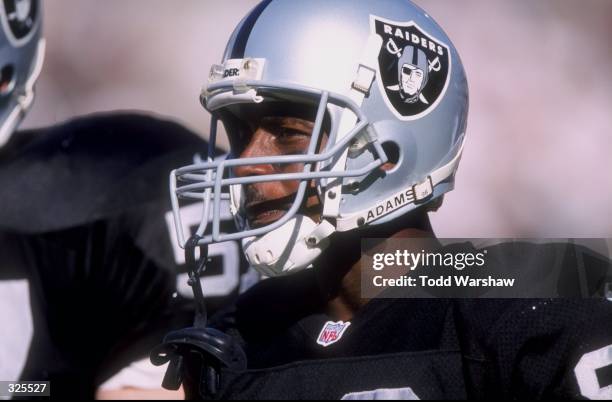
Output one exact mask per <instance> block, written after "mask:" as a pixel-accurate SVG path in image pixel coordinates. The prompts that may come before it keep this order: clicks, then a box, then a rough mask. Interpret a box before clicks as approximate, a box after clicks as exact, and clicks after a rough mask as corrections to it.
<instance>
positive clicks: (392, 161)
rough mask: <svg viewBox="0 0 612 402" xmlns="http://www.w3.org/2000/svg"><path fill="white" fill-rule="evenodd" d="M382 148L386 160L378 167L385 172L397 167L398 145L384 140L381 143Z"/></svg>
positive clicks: (398, 159) (398, 157)
mask: <svg viewBox="0 0 612 402" xmlns="http://www.w3.org/2000/svg"><path fill="white" fill-rule="evenodd" d="M382 149H383V151H385V154H386V155H387V162H386V163H385V164H383V165H382V166H381V167H380V169H382V170H384V171H385V172H391V171H393V170H395V169H396V168H397V166H398V163H399V161H400V148H399V145H397V143H396V142H393V141H385V142H383V143H382Z"/></svg>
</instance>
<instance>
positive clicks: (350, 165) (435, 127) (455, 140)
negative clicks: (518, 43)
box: [170, 0, 468, 275]
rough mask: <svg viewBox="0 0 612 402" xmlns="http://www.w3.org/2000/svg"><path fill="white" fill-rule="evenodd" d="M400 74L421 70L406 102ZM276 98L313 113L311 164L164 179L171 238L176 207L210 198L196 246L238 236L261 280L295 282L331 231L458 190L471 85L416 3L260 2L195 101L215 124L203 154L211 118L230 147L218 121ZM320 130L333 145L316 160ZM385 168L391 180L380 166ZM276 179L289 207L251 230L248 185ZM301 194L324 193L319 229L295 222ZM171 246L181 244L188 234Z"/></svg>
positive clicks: (265, 159) (205, 165)
mask: <svg viewBox="0 0 612 402" xmlns="http://www.w3.org/2000/svg"><path fill="white" fill-rule="evenodd" d="M339 16H341V17H339ZM408 51H410V56H409V55H408V54H406V52H408ZM408 56H409V57H408ZM408 58H409V59H410V61H409V60H408ZM412 60H416V61H412ZM400 63H401V64H402V65H407V66H408V65H413V66H414V68H418V69H421V70H425V71H422V73H423V76H424V79H421V80H420V82H417V84H419V85H417V86H418V88H417V90H416V91H412V92H413V93H414V94H416V99H414V101H411V102H406V101H405V99H406V92H407V91H408V90H407V89H406V88H407V86H406V85H407V84H406V83H404V86H403V87H402V85H403V83H402V82H401V80H402V75H401V71H402V66H400V65H399V64H400ZM411 63H412V64H411ZM398 71H399V74H398ZM406 73H407V74H410V71H406ZM408 92H410V91H408ZM279 101H280V102H293V103H303V104H308V105H311V106H312V107H313V108H314V109H316V111H317V112H316V119H315V122H314V129H313V132H312V134H311V142H310V146H309V148H308V151H307V152H306V153H304V154H299V155H277V156H272V155H271V156H257V157H252V158H250V157H249V158H239V157H238V155H233V156H232V152H230V156H229V157H227V158H225V159H223V160H214V159H213V158H212V156H211V157H210V158H208V160H207V161H203V162H202V163H197V164H193V165H190V166H186V167H182V168H179V169H176V170H175V171H173V172H172V173H171V176H170V186H171V192H172V203H173V206H174V210H175V220H176V221H177V223H178V224H177V228H181V227H182V225H181V223H180V220H181V217H180V214H179V210H178V207H179V204H180V200H181V199H198V200H204V203H203V208H204V210H203V213H202V222H201V224H200V226H199V227H198V230H197V234H198V236H200V237H199V244H201V245H203V244H209V243H212V242H221V241H226V240H237V239H241V240H242V244H243V250H244V251H245V254H246V256H247V259H248V260H249V262H250V263H251V264H252V265H253V266H254V267H255V268H257V269H259V270H260V271H261V272H262V273H263V274H265V275H279V274H284V273H287V272H294V271H297V270H300V269H304V268H307V267H309V266H311V264H312V262H313V261H314V260H315V259H316V258H317V257H318V256H319V254H320V253H321V252H322V251H323V250H324V249H325V248H326V247H327V246H328V244H329V236H330V235H331V234H332V233H334V232H338V231H351V230H359V229H360V228H362V227H366V226H370V225H379V224H383V223H387V222H390V221H392V220H395V219H397V218H398V217H400V216H402V215H405V214H407V213H408V212H410V211H411V210H413V209H415V208H417V207H419V206H422V205H424V204H427V203H431V202H432V201H434V200H439V197H440V196H442V195H443V194H444V193H446V192H447V191H450V190H452V188H453V185H454V175H455V171H456V169H457V166H458V162H459V158H460V156H461V152H462V149H463V143H464V138H465V137H464V134H465V128H466V120H467V111H468V87H467V81H466V76H465V72H464V69H463V66H462V64H461V60H460V58H459V55H458V54H457V51H456V49H455V48H454V46H453V45H452V43H451V42H450V40H449V38H448V37H447V35H446V34H445V33H444V31H443V30H442V29H441V28H440V26H439V25H438V24H437V23H436V22H435V21H434V20H433V19H432V18H431V17H430V16H429V15H428V14H427V13H425V12H424V11H423V10H422V9H420V8H419V7H417V6H416V5H414V4H412V3H411V2H409V1H407V0H377V1H367V0H311V1H299V2H298V1H288V0H268V1H264V2H262V3H260V4H259V5H258V6H257V7H255V8H254V9H253V10H252V11H251V12H250V13H249V14H248V15H247V16H246V17H245V18H244V19H243V20H242V21H241V22H240V23H239V25H238V27H237V28H236V29H235V31H234V33H233V34H232V36H231V38H230V40H229V43H228V45H227V48H226V51H225V54H224V56H223V60H222V62H221V63H220V64H218V65H213V66H212V68H211V71H210V76H209V81H208V83H207V84H205V86H204V88H203V90H202V94H201V103H202V105H203V106H204V107H205V108H206V109H207V110H208V111H209V112H211V114H212V116H213V121H212V125H211V139H210V140H211V141H210V142H211V145H212V146H214V142H215V137H216V130H217V120H218V119H221V120H222V121H223V123H224V125H225V128H226V130H227V132H228V136H229V138H230V144H231V143H232V137H233V136H235V135H237V133H235V132H234V130H235V129H234V128H233V127H232V124H231V122H229V121H228V119H227V118H226V117H224V116H227V115H231V116H234V117H235V118H238V119H240V118H241V110H244V109H246V108H245V107H244V105H252V106H249V107H261V108H263V107H266V105H268V104H272V102H279ZM324 121H327V122H328V123H327V124H326V126H329V127H328V128H327V129H326V135H327V141H326V145H325V147H323V149H317V143H318V140H319V138H320V137H321V136H322V135H323V134H322V127H323V122H324ZM232 151H234V154H236V153H237V151H236V150H234V149H233V150H232ZM386 162H392V163H393V164H394V166H393V168H392V169H391V170H382V169H380V167H381V166H382V165H383V164H385V163H386ZM296 163H299V164H303V169H302V171H300V172H298V173H280V172H273V173H270V174H257V175H251V176H248V177H236V176H235V175H233V174H232V173H233V170H234V169H235V168H236V167H242V166H248V165H262V164H271V165H273V166H282V165H284V164H285V165H286V164H296ZM279 180H282V181H284V180H291V181H298V182H299V187H298V191H297V193H296V194H295V199H294V201H293V204H292V207H291V208H290V209H289V210H288V211H287V212H286V213H285V214H284V215H283V216H282V218H281V219H279V220H277V221H275V222H273V223H271V224H268V225H265V226H263V227H254V228H253V227H250V226H249V222H248V221H247V220H246V219H245V211H244V206H243V200H244V187H245V185H248V184H252V183H262V182H271V181H279ZM309 183H315V185H316V189H317V191H318V194H319V198H320V202H321V205H322V214H321V219H320V221H314V220H313V219H311V218H309V217H308V216H305V215H303V214H301V213H300V205H301V204H302V201H303V200H304V197H305V193H306V190H307V186H309V185H312V184H309ZM223 199H230V200H231V205H232V213H233V214H234V216H235V219H236V222H237V227H238V229H237V231H236V232H235V233H222V232H221V231H220V226H219V223H220V215H221V212H220V211H221V210H220V205H221V200H223ZM209 221H210V223H211V226H212V227H208V223H209ZM178 236H179V239H182V240H181V242H182V243H183V244H184V242H185V234H184V233H182V231H181V232H180V233H178Z"/></svg>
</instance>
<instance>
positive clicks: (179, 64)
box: [22, 0, 612, 237]
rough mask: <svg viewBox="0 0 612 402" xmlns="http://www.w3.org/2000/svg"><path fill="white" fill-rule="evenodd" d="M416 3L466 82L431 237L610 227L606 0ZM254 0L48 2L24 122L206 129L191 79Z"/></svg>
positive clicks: (575, 233)
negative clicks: (465, 105)
mask: <svg viewBox="0 0 612 402" xmlns="http://www.w3.org/2000/svg"><path fill="white" fill-rule="evenodd" d="M416 2H417V3H418V4H419V5H421V6H422V7H423V8H424V9H425V10H427V11H428V12H429V13H430V14H431V15H432V16H433V17H434V18H435V19H436V20H437V21H438V22H439V23H440V24H441V25H442V27H444V29H445V30H446V32H447V33H448V35H449V36H450V37H451V39H452V40H453V42H454V44H455V46H456V47H457V48H458V50H459V53H460V55H461V57H462V60H463V63H464V65H465V68H466V70H467V73H468V81H469V85H470V117H469V122H468V139H467V145H466V148H465V151H464V155H463V158H462V162H461V166H460V168H459V172H458V175H457V182H456V190H455V191H453V192H451V193H450V194H448V195H447V196H446V200H445V204H444V206H443V207H442V208H441V209H440V210H439V212H437V213H435V214H432V219H433V223H434V228H435V229H436V233H437V234H438V235H439V236H440V237H493V236H495V237H524V236H547V237H612V158H611V157H610V154H611V151H612V124H611V123H612V116H611V114H612V113H611V111H612V75H611V72H612V45H611V42H610V38H612V24H610V21H612V1H608V0H589V1H582V2H576V1H572V0H539V1H531V0H518V1H512V2H508V1H503V0H487V1H476V0H463V1H461V2H451V1H448V0H417V1H416ZM256 3H257V1H255V0H234V1H226V2H220V1H212V0H183V1H180V2H171V1H167V0H166V1H162V0H147V1H144V0H108V1H104V2H99V1H93V0H62V1H61V2H47V3H46V4H44V6H45V10H44V12H45V27H44V30H45V36H46V38H47V57H46V61H45V66H44V69H43V73H42V75H41V78H40V80H39V81H38V95H37V100H36V103H35V105H34V107H33V110H32V112H31V113H30V114H29V115H28V118H27V119H26V121H25V124H24V126H22V127H37V126H43V125H49V124H53V123H56V122H60V121H63V120H66V119H69V118H71V117H73V116H76V115H82V114H88V113H92V112H97V111H108V110H117V109H130V110H143V111H150V112H154V113H156V114H160V115H163V116H166V117H170V118H172V119H174V120H176V121H179V122H181V123H183V124H185V125H187V126H188V127H190V128H191V129H193V130H195V131H197V132H199V133H201V134H202V135H203V136H205V135H206V134H207V132H208V124H209V117H208V115H207V113H206V112H205V111H204V110H203V109H202V108H201V107H200V105H199V102H198V95H199V92H200V88H201V86H202V84H203V83H204V82H205V80H206V78H207V75H208V71H209V67H210V65H211V64H212V63H216V62H218V61H220V58H221V55H222V52H223V49H224V46H225V41H226V40H227V38H228V36H229V34H230V33H231V31H232V29H233V27H234V26H235V25H236V24H237V23H238V21H239V20H240V19H241V18H242V16H243V15H244V14H245V13H246V12H247V11H248V10H250V9H251V8H252V7H253V6H254V5H255V4H256ZM339 17H341V16H339Z"/></svg>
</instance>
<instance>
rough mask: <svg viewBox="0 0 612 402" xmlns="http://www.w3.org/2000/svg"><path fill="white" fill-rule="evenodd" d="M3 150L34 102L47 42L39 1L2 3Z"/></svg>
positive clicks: (0, 110)
mask: <svg viewBox="0 0 612 402" xmlns="http://www.w3.org/2000/svg"><path fill="white" fill-rule="evenodd" d="M0 20H1V22H0V24H1V25H2V28H1V29H0V75H1V77H0V80H1V81H0V147H1V146H3V145H4V144H6V142H7V141H8V139H9V137H10V136H11V134H12V133H13V131H15V129H16V127H17V125H18V124H19V123H20V122H21V120H22V119H23V117H24V116H25V114H26V113H27V111H28V110H29V108H30V106H31V105H32V102H33V100H34V83H35V82H36V79H37V78H38V76H39V74H40V70H41V69H42V64H43V58H44V53H45V41H44V39H43V38H42V9H41V4H40V2H39V1H38V0H2V1H0Z"/></svg>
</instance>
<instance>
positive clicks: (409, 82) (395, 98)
mask: <svg viewBox="0 0 612 402" xmlns="http://www.w3.org/2000/svg"><path fill="white" fill-rule="evenodd" d="M371 28H372V31H373V32H374V33H375V34H377V35H379V36H380V37H381V38H382V39H383V41H382V47H381V49H380V52H379V55H378V77H377V78H378V83H379V88H380V91H381V93H383V94H384V98H385V102H386V104H387V106H388V107H389V109H390V110H391V111H392V112H393V113H394V114H395V115H396V116H397V117H398V118H399V119H401V120H414V119H418V118H420V117H423V116H425V115H426V114H427V113H429V112H430V111H431V110H433V109H434V108H435V107H436V106H437V104H438V103H439V102H440V100H441V99H442V97H443V96H444V92H445V91H446V88H447V86H448V81H449V77H450V71H451V60H450V51H449V47H448V46H447V45H446V44H444V43H443V42H441V41H439V40H437V39H436V38H434V37H432V36H431V35H429V34H427V33H426V32H425V31H423V30H422V29H421V28H419V26H418V25H416V24H415V23H414V22H413V21H410V22H395V21H390V20H386V19H383V18H380V17H375V16H372V18H371Z"/></svg>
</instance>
